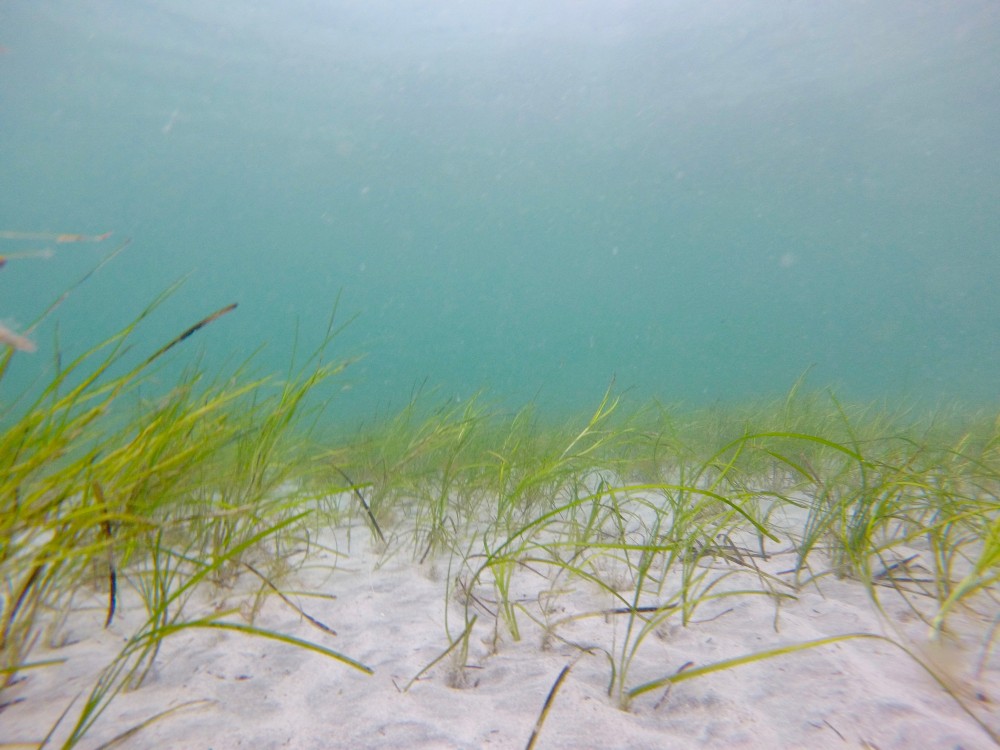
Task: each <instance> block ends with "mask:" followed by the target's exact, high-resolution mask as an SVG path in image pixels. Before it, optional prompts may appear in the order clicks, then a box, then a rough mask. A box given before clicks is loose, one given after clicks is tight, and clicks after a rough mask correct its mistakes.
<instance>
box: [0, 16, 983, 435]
mask: <svg viewBox="0 0 1000 750" xmlns="http://www.w3.org/2000/svg"><path fill="white" fill-rule="evenodd" d="M998 8H1000V6H997V4H996V3H993V2H988V1H983V2H974V1H970V2H962V3H955V2H941V3H932V2H920V3H913V2H902V1H900V2H893V1H885V2H872V3H863V2H861V3H805V4H804V3H785V2H771V0H759V1H750V2H741V3H733V2H702V1H701V0H698V1H697V2H695V1H693V0H692V1H691V2H671V1H668V0H656V1H650V2H640V1H638V0H637V1H635V2H628V1H626V0H619V1H617V2H613V1H611V0H603V1H600V2H598V1H597V0H584V1H583V2H569V1H568V0H553V1H552V2H547V1H545V0H541V1H540V0H532V1H531V2H527V1H523V2H522V1H520V0H517V1H512V2H496V3H485V2H483V3H475V2H459V1H458V0H429V1H428V2H404V1H401V0H393V1H391V2H390V1H389V0H379V1H376V2H370V1H366V2H342V1H340V0H330V1H329V2H320V1H318V0H317V1H315V2H308V1H307V0H290V1H282V2H278V1H277V0H271V1H270V2H262V1H258V2H236V1H235V0H223V1H222V2H212V3H204V2H194V1H193V0H178V1H177V2H167V0H161V1H151V0H150V1H145V2H140V1H138V0H128V1H127V2H126V1H125V0H114V1H112V0H104V1H98V0H77V1H74V2H69V1H68V0H67V1H65V2H54V1H52V0H30V1H29V0H8V1H7V2H4V3H3V4H2V5H0V45H2V48H3V49H2V52H3V53H2V54H0V229H2V230H7V231H48V232H54V233H62V232H72V233H89V234H99V233H102V232H105V231H109V230H110V231H113V232H114V235H113V237H112V238H111V239H109V240H107V241H105V242H103V243H63V244H55V243H53V242H51V241H49V242H46V241H36V242H31V241H26V240H23V241H17V240H2V241H0V243H2V244H0V253H2V254H6V255H11V254H14V253H22V252H32V251H39V250H46V249H51V250H54V251H55V252H54V255H53V257H51V258H49V259H47V260H45V259H37V258H30V259H24V260H15V259H11V260H10V261H9V262H8V263H7V265H6V267H5V268H4V269H3V271H2V272H0V319H3V320H4V321H5V322H6V323H7V324H8V325H9V326H10V327H15V328H17V329H19V330H24V328H25V327H27V325H28V324H30V322H31V321H32V320H33V319H34V317H35V316H36V315H38V314H39V313H40V312H41V311H42V310H43V309H44V308H45V307H46V306H47V305H48V304H49V303H50V302H52V301H53V300H54V299H56V298H57V297H58V296H59V295H60V294H61V293H62V292H63V291H64V290H66V289H67V288H68V287H69V286H70V285H71V284H72V283H74V281H75V280H76V279H78V278H79V277H80V276H81V275H82V274H84V273H86V272H87V271H88V270H90V269H92V268H94V266H95V265H96V264H97V263H98V262H99V261H100V259H101V258H103V257H105V256H106V255H107V254H108V253H110V252H111V251H113V250H114V249H115V247H117V244H116V243H117V242H118V241H120V240H122V239H124V238H131V245H130V246H129V248H128V250H127V251H126V252H124V253H123V254H122V255H120V256H119V257H117V258H116V259H115V260H114V262H112V263H110V264H108V265H107V266H106V267H104V268H102V269H101V270H100V272H99V273H97V274H95V275H94V276H93V277H92V278H91V279H89V280H88V281H87V283H86V284H84V285H82V286H80V287H79V288H78V289H76V290H75V291H74V292H73V294H72V295H71V296H70V297H69V298H68V299H67V300H66V301H65V302H64V303H63V305H62V306H61V307H60V308H59V310H58V311H57V312H56V313H55V314H54V315H52V316H51V317H50V318H49V319H47V320H46V321H45V322H44V323H43V324H42V325H41V326H40V327H39V329H38V330H37V331H36V332H35V333H34V334H33V336H34V338H35V339H36V340H37V341H38V343H39V351H38V352H37V353H36V354H34V355H21V354H19V355H17V357H16V361H15V365H14V367H13V369H12V370H11V373H10V374H9V377H8V378H7V379H6V380H5V381H4V390H5V391H7V392H8V393H12V392H15V391H17V390H18V389H20V388H23V387H25V386H26V385H27V384H28V383H30V382H31V381H32V380H33V379H35V378H39V377H41V378H44V377H46V375H51V372H52V370H53V358H52V353H53V351H54V348H55V344H54V336H55V335H56V331H57V329H58V336H59V341H60V342H61V344H60V346H61V349H62V350H63V352H64V356H71V355H74V354H76V353H79V352H80V351H82V350H83V348H85V347H86V346H87V345H90V344H93V343H96V342H97V341H99V340H101V339H103V338H105V337H107V336H108V335H110V334H111V333H113V332H114V331H115V330H117V329H118V328H119V327H120V326H122V325H124V324H126V323H127V322H128V321H130V320H131V319H133V318H134V317H135V316H136V315H137V314H138V313H139V312H140V311H141V310H142V309H143V307H144V306H145V305H146V304H147V303H148V302H149V301H150V300H151V299H152V298H153V297H154V296H155V295H156V294H157V293H159V292H160V291H162V290H163V289H165V288H166V287H168V286H169V285H170V284H171V283H172V282H174V281H176V280H178V279H180V278H182V277H186V278H187V280H186V282H185V284H184V285H183V287H182V288H181V289H180V290H179V291H178V292H176V293H175V294H174V295H173V296H172V297H171V298H170V299H169V300H168V302H167V303H166V304H165V305H164V306H163V307H162V308H161V309H160V310H159V311H158V312H157V314H156V315H155V316H153V317H151V319H150V320H149V321H148V324H147V325H144V327H143V329H142V335H141V337H140V338H139V339H138V341H137V343H136V348H137V350H143V351H146V350H145V349H143V347H147V348H148V351H152V350H154V349H155V348H156V347H157V346H159V345H160V344H162V343H164V342H165V341H167V340H169V339H170V338H171V337H173V336H174V335H176V334H177V333H179V332H181V331H183V330H184V329H185V328H186V327H187V326H188V325H191V324H192V323H194V322H196V321H197V320H199V319H200V318H202V317H204V316H205V315H207V314H209V313H211V312H212V311H213V310H216V309H218V308H220V307H222V306H223V305H226V304H228V303H230V302H238V303H239V308H238V310H237V311H236V312H234V313H233V314H232V315H229V316H226V317H225V318H224V319H221V320H219V321H217V322H216V323H214V324H213V325H211V326H209V327H206V328H205V329H204V330H203V331H200V332H198V335H197V336H196V337H192V338H191V339H190V340H189V341H188V342H185V344H184V348H183V349H180V348H179V349H178V351H177V357H178V358H179V363H180V362H183V361H190V360H189V359H188V360H185V358H193V357H194V356H195V355H197V354H198V353H199V352H201V353H203V357H204V359H203V361H204V363H205V365H206V366H207V367H209V369H211V368H213V367H216V366H221V365H222V364H224V363H232V362H234V361H238V360H240V359H242V358H244V357H246V356H248V355H250V354H251V353H252V352H254V351H255V350H257V349H258V348H259V347H261V346H263V347H264V349H263V351H261V352H260V353H259V354H258V355H257V356H258V365H259V369H260V370H262V371H270V370H283V369H285V368H286V367H287V363H288V359H289V355H290V352H291V350H292V349H291V347H292V340H293V338H294V335H295V331H296V330H298V338H299V342H300V348H301V350H303V351H305V350H308V349H309V348H310V347H311V346H313V345H315V344H316V343H317V342H318V341H319V340H320V338H321V337H322V334H323V331H324V330H325V327H326V324H327V319H328V317H329V314H330V311H331V309H332V306H333V303H334V300H335V299H336V298H337V296H338V295H341V302H340V315H341V317H342V318H343V319H345V320H346V319H347V318H348V317H350V316H351V315H353V314H355V313H357V314H358V317H357V319H356V320H355V321H354V322H353V323H352V325H351V326H350V327H349V328H348V329H347V330H346V331H345V332H344V333H343V334H342V335H341V336H340V338H339V340H338V342H337V346H336V351H337V352H339V353H341V354H343V355H353V354H361V353H367V355H368V356H367V357H366V358H365V359H364V360H363V361H361V362H359V363H358V364H356V365H355V366H353V367H352V368H351V369H350V370H349V372H348V375H347V377H346V378H345V379H344V380H343V381H342V382H343V383H344V385H345V386H347V385H349V386H350V390H349V391H346V392H345V393H344V394H342V395H341V396H339V401H338V403H339V404H340V410H339V412H338V413H339V414H341V415H345V414H346V415H354V416H362V415H365V414H368V413H371V412H372V411H373V410H376V409H381V408H389V409H391V408H393V407H394V406H399V405H401V404H403V403H404V402H406V401H407V399H408V398H409V397H410V394H411V392H412V391H413V389H414V388H415V387H418V386H420V384H422V383H425V384H426V387H428V388H438V389H440V393H441V394H443V395H445V396H452V395H454V396H457V397H465V396H469V395H471V394H472V393H474V392H475V391H477V390H480V389H483V388H487V389H489V390H490V392H491V394H492V396H493V397H494V398H497V399H500V400H504V401H509V402H511V403H516V404H521V403H524V402H525V401H528V400H529V399H532V398H537V400H538V402H539V404H540V405H542V406H543V407H544V408H547V409H551V410H556V411H562V410H570V411H577V410H579V411H584V410H589V409H591V408H592V407H593V405H594V404H595V403H596V401H597V400H599V397H600V395H601V393H602V392H603V391H604V389H605V388H606V387H607V385H608V383H609V382H610V381H611V379H612V378H615V382H616V384H617V386H618V387H619V388H632V389H633V390H634V395H633V396H632V398H634V399H638V400H640V401H641V400H644V399H646V398H650V397H657V398H660V399H663V400H666V401H683V402H686V403H688V404H692V405H702V404H710V403H715V402H739V401H741V400H743V399H749V398H754V397H758V396H761V395H768V394H776V393H780V392H782V391H784V390H786V389H787V388H788V387H789V386H790V385H791V384H792V382H793V381H795V379H796V378H797V377H798V376H799V375H801V374H802V373H803V372H804V371H805V370H806V369H807V368H810V367H812V370H811V372H810V383H811V384H812V385H813V386H816V387H824V386H827V385H835V386H836V387H837V389H838V392H839V393H841V394H842V395H843V396H845V397H848V398H861V399H869V398H881V397H885V398H888V399H890V400H894V399H901V398H918V399H922V400H925V401H928V402H932V403H937V402H940V401H952V400H958V401H962V402H965V403H967V404H973V405H977V404H994V405H995V403H996V400H997V396H998V395H1000V387H998V376H997V373H998V372H1000V336H998V331H1000V295H998V294H997V291H996V288H997V282H998V280H1000V247H998V244H997V242H998V239H997V238H998V237H1000V211H998V207H1000V137H998V135H997V133H998V130H997V122H1000V9H998ZM57 324H58V325H57ZM147 353H148V352H147ZM165 377H166V376H165ZM4 397H5V398H6V394H5V396H4Z"/></svg>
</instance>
